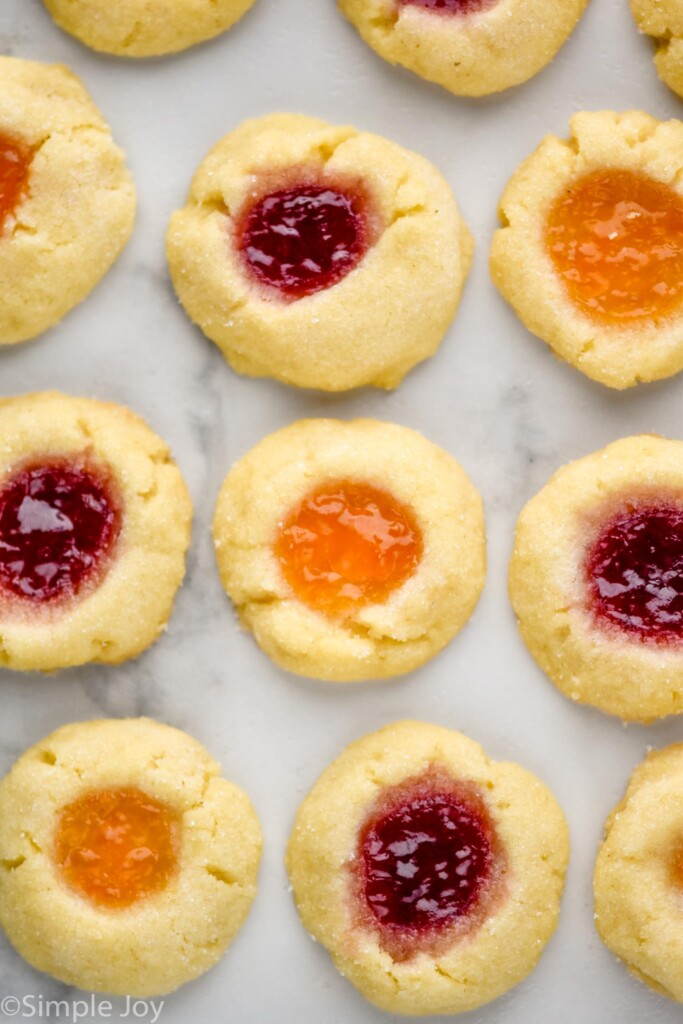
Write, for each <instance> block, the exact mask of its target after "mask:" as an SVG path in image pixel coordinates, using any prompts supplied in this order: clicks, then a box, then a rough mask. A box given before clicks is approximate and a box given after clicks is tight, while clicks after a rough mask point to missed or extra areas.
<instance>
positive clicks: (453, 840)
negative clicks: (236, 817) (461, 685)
mask: <svg viewBox="0 0 683 1024" xmlns="http://www.w3.org/2000/svg"><path fill="white" fill-rule="evenodd" d="M568 854H569V843H568V831H567V825H566V822H565V820H564V816H563V814H562V811H561V809H560V807H559V806H558V804H557V802H556V800H555V798H554V797H553V795H552V793H551V792H550V790H549V789H547V787H546V786H545V785H543V783H541V782H540V781H539V780H538V779H537V778H536V777H535V776H533V775H532V774H531V773H530V772H528V771H526V770H525V769H524V768H521V767H519V766H518V765H515V764H510V763H496V762H494V761H491V760H489V758H488V757H487V756H486V754H485V753H484V751H483V750H482V748H481V747H480V746H479V745H478V744H477V743H475V742H473V741H472V740H470V739H468V738H467V737H466V736H463V735H462V734H461V733H458V732H454V731H452V730H450V729H444V728H442V727H440V726H436V725H428V724H426V723H422V722H399V723H396V724H394V725H390V726H387V727H386V728H384V729H381V730H380V731H379V732H375V733H372V734H371V735H369V736H365V737H364V738H363V739H360V740H358V741H357V742H355V743H352V744H351V746H349V747H347V748H346V750H345V751H344V752H343V753H342V754H341V755H340V756H339V757H338V758H337V759H336V760H335V761H334V762H333V763H332V764H331V765H330V766H329V768H327V769H326V770H325V771H324V772H323V774H322V776H321V777H320V778H319V779H318V781H317V782H316V784H315V785H314V787H313V789H312V790H311V792H310V794H309V795H308V796H307V797H306V799H305V800H304V802H303V803H302V805H301V807H300V808H299V811H298V814H297V817H296V820H295V823H294V828H293V830H292V834H291V837H290V840H289V847H288V851H287V867H288V871H289V875H290V879H291V883H292V887H293V891H294V898H295V900H296V904H297V908H298V910H299V914H300V916H301V919H302V922H303V924H304V925H305V927H306V928H307V929H308V930H309V931H310V932H311V934H312V935H313V937H314V938H315V939H316V940H317V941H318V942H320V943H322V945H323V946H325V948H326V949H327V950H328V951H329V952H330V954H331V956H332V958H333V960H334V963H335V965H336V966H337V968H338V969H339V970H340V971H341V973H342V974H343V975H344V976H345V977H347V978H348V979H349V981H351V982H352V984H353V985H355V986H356V987H357V988H358V989H359V990H360V991H361V992H362V994H363V995H364V996H365V997H366V998H367V999H369V1000H370V1001H371V1002H372V1003H374V1004H375V1005H377V1006H379V1007H380V1008H381V1009H383V1010H386V1011H388V1012H391V1013H403V1014H410V1015H427V1014H453V1013H460V1012H463V1011H466V1010H472V1009H475V1008H476V1007H478V1006H482V1005H483V1004H485V1003H488V1002H490V1001H491V1000H492V999H496V998H497V997H498V996H500V995H502V994H503V992H506V991H507V990H508V989H510V988H512V987H513V986H514V985H516V984H518V983H519V982H520V981H521V980H522V979H523V978H525V977H526V976H527V974H529V973H530V972H531V971H532V970H533V968H534V966H535V965H536V963H537V961H538V959H539V957H540V955H541V953H542V951H543V948H544V946H545V945H546V943H547V942H548V940H549V939H550V937H551V935H552V934H553V932H554V930H555V927H556V924H557V918H558V914H559V903H560V896H561V893H562V888H563V884H564V874H565V870H566V866H567V860H568Z"/></svg>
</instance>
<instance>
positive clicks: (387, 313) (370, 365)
mask: <svg viewBox="0 0 683 1024" xmlns="http://www.w3.org/2000/svg"><path fill="white" fill-rule="evenodd" d="M472 248H473V244H472V239H471V236H470V233H469V231H468V229H467V227H466V225H465V224H464V222H463V220H462V218H461V217H460V214H459V212H458V208H457V205H456V202H455V199H454V197H453V193H452V191H451V189H450V187H449V185H448V184H447V182H446V181H445V180H444V179H443V178H442V177H441V175H440V174H439V172H438V171H437V170H436V169H435V168H434V167H433V166H432V165H431V164H430V163H428V161H427V160H425V159H424V158H422V157H420V156H417V155H416V154H415V153H411V152H409V151H407V150H405V149H403V148H401V147H400V146H398V145H396V144H395V143H392V142H389V141H388V140H386V139H383V138H380V137H379V136H377V135H370V134H369V133H367V132H359V131H357V130H356V129H354V128H350V127H348V126H346V127H336V126H333V125H330V124H327V123H326V122H325V121H320V120H317V119H315V118H311V117H304V116H302V115H295V114H273V115H271V116H269V117H263V118H260V119H259V120H255V121H248V122H246V123H245V124H243V125H241V127H239V128H238V129H236V130H235V131H234V132H232V133H231V134H230V135H228V136H226V138H224V139H223V140H222V141H221V142H219V143H218V144H217V145H216V146H215V147H214V149H213V150H212V151H211V152H210V153H209V155H208V156H207V157H206V159H205V160H204V161H203V162H202V164H201V166H200V167H199V170H198V171H197V173H196V175H195V177H194V180H193V182H192V186H191V189H190V195H189V198H188V202H187V205H186V206H185V208H184V209H182V210H179V211H177V212H176V213H174V214H173V216H172V218H171V222H170V225H169V229H168V234H167V254H168V261H169V267H170V271H171V276H172V278H173V283H174V286H175V289H176V292H177V294H178V297H179V298H180V301H181V303H182V304H183V306H184V307H185V310H186V312H187V313H188V315H189V316H190V318H191V319H192V320H193V321H194V322H195V323H196V324H198V326H199V327H200V328H201V329H202V331H203V332H204V334H206V336H207V337H209V338H210V339H211V340H212V341H214V342H215V343H216V344H217V345H218V346H219V348H220V349H221V351H222V352H223V354H224V355H225V357H226V358H227V359H228V361H229V362H230V364H231V365H232V367H233V369H235V370H237V372H238V373H244V374H248V375H250V376H257V377H263V376H266V377H274V378H275V379H276V380H281V381H284V382H285V383H288V384H294V385H297V386H299V387H312V388H321V389H323V390H326V391H343V390H346V389H348V388H353V387H359V386H361V385H365V384H371V385H375V386H377V387H385V388H393V387H395V386H396V385H397V384H398V383H399V382H400V381H401V380H402V378H403V377H404V376H405V374H406V373H407V372H408V371H409V370H410V369H411V368H412V367H413V366H415V365H416V364H417V363H419V362H421V361H422V360H424V359H427V358H428V357H429V356H431V355H433V354H434V352H435V351H436V349H437V348H438V346H439V344H440V342H441V340H442V338H443V336H444V334H445V332H446V330H447V328H448V326H449V324H450V322H451V320H452V319H453V316H454V315H455V312H456V309H457V307H458V303H459V301H460V295H461V292H462V288H463V284H464V281H465V278H466V276H467V273H468V271H469V267H470V263H471V259H472Z"/></svg>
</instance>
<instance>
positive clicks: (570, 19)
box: [339, 0, 588, 96]
mask: <svg viewBox="0 0 683 1024" xmlns="http://www.w3.org/2000/svg"><path fill="white" fill-rule="evenodd" d="M587 3H588V0H498V2H497V3H495V4H493V6H491V7H488V8H484V9H483V10H480V11H478V12H473V13H470V14H466V15H460V14H455V15H454V14H450V15H449V14H439V13H438V12H437V11H430V10H428V9H425V8H423V7H420V6H418V5H417V4H410V3H406V4H403V3H400V2H398V0H339V6H340V8H341V10H342V11H343V12H344V14H345V15H346V17H347V18H348V19H349V21H351V22H352V23H353V24H354V25H355V27H356V28H357V29H358V31H359V33H360V35H361V36H362V38H363V39H364V40H365V42H366V43H368V45H369V46H371V47H372V49H373V50H375V52H376V53H378V54H379V56H380V57H383V58H384V60H387V61H389V62H390V63H391V64H400V65H402V66H403V67H404V68H408V69H409V70H410V71H414V72H415V73H416V74H418V75H420V76H421V77H422V78H426V79H427V81H429V82H436V83H437V84H438V85H442V86H443V87H444V88H445V89H448V90H449V91H450V92H452V93H455V94H456V96H485V95H487V94H489V93H493V92H500V91H501V90H502V89H509V88H510V86H513V85H519V84H520V83H521V82H526V81H527V80H528V79H529V78H533V76H534V75H536V74H538V72H539V71H541V70H542V69H543V68H544V67H545V66H546V64H549V63H550V62H551V60H552V59H553V57H554V56H555V54H556V53H557V51H558V50H559V49H560V47H561V46H562V44H563V43H564V42H565V41H566V40H567V39H568V37H569V36H570V35H571V33H572V31H573V30H574V27H575V25H576V23H577V22H578V20H579V18H580V17H581V15H582V14H583V12H584V9H585V7H586V5H587Z"/></svg>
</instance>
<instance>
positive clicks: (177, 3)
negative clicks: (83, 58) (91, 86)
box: [44, 0, 254, 57]
mask: <svg viewBox="0 0 683 1024" xmlns="http://www.w3.org/2000/svg"><path fill="white" fill-rule="evenodd" d="M44 3H45V6H46V7H47V9H48V11H49V12H50V14H51V15H52V17H53V18H54V20H55V21H56V23H57V24H58V25H59V27H60V28H63V29H64V31H65V32H69V33H70V34H71V35H72V36H75V37H76V39H79V40H80V41H81V42H82V43H85V45H86V46H90V47H92V49H93V50H99V51H100V52H102V53H113V54H115V55H116V56H118V57H158V56H161V55H162V54H165V53H176V52H177V51H178V50H185V49H187V48H188V47H189V46H195V45H196V44H197V43H202V42H204V41H205V40H206V39H213V37H214V36H217V35H220V34H221V33H222V32H226V31H227V30H228V29H229V28H232V26H233V25H234V24H235V22H237V21H239V19H240V18H241V17H242V15H243V14H245V13H246V12H247V11H248V10H249V8H250V7H251V6H252V5H253V4H254V0H154V3H150V2H149V0H116V3H114V4H112V3H109V2H108V0H44Z"/></svg>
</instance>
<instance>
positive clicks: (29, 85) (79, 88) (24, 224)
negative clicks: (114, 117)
mask: <svg viewBox="0 0 683 1024" xmlns="http://www.w3.org/2000/svg"><path fill="white" fill-rule="evenodd" d="M134 218H135V189H134V186H133V182H132V179H131V176H130V174H129V172H128V170H127V169H126V165H125V161H124V155H123V153H122V152H121V150H120V149H119V148H118V146H116V145H115V143H114V141H113V139H112V137H111V132H110V130H109V127H108V125H107V124H106V122H105V121H104V119H103V117H102V115H101V113H100V112H99V110H98V109H97V107H96V106H95V104H94V103H93V101H92V100H91V98H90V96H89V95H88V93H87V92H86V91H85V89H84V87H83V85H82V84H81V82H80V80H79V79H78V78H77V77H76V76H75V75H74V74H72V73H71V72H70V71H69V70H68V68H66V67H63V66H62V65H57V64H52V65H49V64H38V63H36V62H34V61H28V60H20V59H17V58H13V57H0V344H4V345H8V344H13V343H15V342H19V341H25V340H27V339H28V338H33V337H35V336H36V335H37V334H40V333H41V332H42V331H45V330H47V329H48V328H49V327H52V326H53V325H54V324H56V323H57V322H58V321H59V320H61V319H62V317H63V316H64V315H65V314H66V313H68V312H69V310H70V309H72V308H73V307H74V306H76V305H78V303H79V302H81V301H82V300H83V299H85V297H86V296H87V295H88V294H89V293H90V292H91V291H92V289H93V288H94V287H95V285H96V284H97V283H98V282H99V281H100V279H101V278H102V277H103V276H104V274H105V273H106V272H107V271H108V270H109V268H110V267H111V266H112V264H113V263H114V262H115V260H116V259H117V257H118V255H119V253H120V252H121V250H122V249H123V247H124V246H125V244H126V242H127V241H128V238H129V237H130V234H131V231H132V230H133V221H134Z"/></svg>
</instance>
